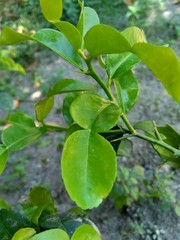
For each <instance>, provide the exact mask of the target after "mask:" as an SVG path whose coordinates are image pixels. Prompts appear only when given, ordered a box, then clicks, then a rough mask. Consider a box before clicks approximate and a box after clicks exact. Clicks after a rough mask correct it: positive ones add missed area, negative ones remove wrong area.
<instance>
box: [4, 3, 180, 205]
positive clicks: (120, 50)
mask: <svg viewBox="0 0 180 240" xmlns="http://www.w3.org/2000/svg"><path fill="white" fill-rule="evenodd" d="M79 5H80V9H81V12H80V16H79V21H78V24H77V26H75V25H73V24H71V23H69V22H66V21H62V14H63V2H62V1H61V0H53V1H47V0H40V6H41V10H42V13H43V15H44V17H45V19H46V20H47V21H48V22H49V23H51V24H52V26H53V29H51V28H44V29H40V30H38V31H37V32H35V33H32V34H24V33H19V32H17V31H14V30H13V29H11V28H9V27H7V26H5V27H4V28H3V29H2V33H1V35H0V46H7V45H12V44H19V43H21V42H26V41H32V42H35V43H37V44H40V45H42V46H44V47H46V48H48V49H50V50H51V51H53V52H54V53H56V54H57V55H58V56H60V57H61V58H63V59H64V60H65V61H66V62H68V63H69V64H71V65H73V66H74V67H75V68H76V69H77V70H78V71H79V72H80V73H81V74H84V76H90V77H91V78H92V79H93V80H94V82H95V83H96V84H95V85H94V84H89V83H87V82H82V81H79V80H77V79H60V80H59V81H58V82H57V83H56V84H55V85H54V86H53V85H52V87H51V88H50V89H49V91H48V93H47V95H46V97H45V98H44V99H42V100H41V101H39V102H38V103H37V104H36V105H35V113H36V120H37V122H36V121H34V120H33V119H32V118H31V117H30V116H27V115H25V114H24V113H16V114H12V115H10V116H9V117H8V119H7V121H8V122H9V123H10V126H9V127H8V128H6V129H4V130H3V132H2V144H1V146H0V161H1V165H0V173H2V172H3V170H4V168H5V165H6V162H7V158H8V154H9V152H10V151H19V150H21V149H23V148H25V147H26V146H28V145H29V144H32V143H34V142H35V141H37V140H38V139H39V138H40V137H41V136H43V135H44V134H48V133H49V132H52V131H66V132H67V136H66V141H65V144H64V148H63V153H62V158H61V170H62V177H63V180H64V183H65V187H66V189H67V191H68V193H69V196H70V197H71V199H72V200H73V201H75V202H76V203H77V204H78V205H79V206H80V207H81V208H82V209H88V208H94V207H97V206H98V205H99V204H100V203H101V202H102V200H103V199H104V198H106V197H107V196H108V194H109V193H110V191H111V189H112V187H113V184H114V182H115V180H116V176H117V161H116V155H123V154H124V153H123V152H125V154H127V151H124V150H125V149H128V148H130V147H131V146H132V144H131V142H130V141H129V138H132V137H137V138H141V139H143V140H145V141H148V142H149V143H150V144H152V146H153V147H154V149H155V150H156V151H157V152H158V154H159V155H160V156H161V157H162V159H163V160H164V159H165V161H172V162H174V163H176V164H177V165H178V164H179V161H180V150H179V146H180V135H179V133H178V132H176V131H175V130H174V129H173V128H172V127H171V126H169V125H166V126H157V125H156V123H155V122H151V121H147V122H138V123H136V124H134V125H133V124H131V123H130V122H129V120H128V118H127V114H128V113H129V112H130V111H131V109H132V108H133V106H134V104H135V103H136V101H137V98H138V93H139V84H138V80H137V79H136V77H135V75H134V73H133V70H132V69H133V67H134V66H135V65H136V64H138V63H139V62H140V61H142V62H144V64H145V65H147V67H148V68H149V69H150V70H151V71H152V72H153V74H154V75H155V76H156V77H157V79H159V81H160V82H161V84H162V85H163V86H164V88H165V89H166V90H167V92H168V93H169V94H170V95H171V96H172V98H174V100H175V101H176V102H177V103H179V102H180V87H179V86H180V81H179V80H180V63H179V59H178V58H177V56H176V54H175V53H174V52H173V51H172V50H171V49H170V48H169V47H167V46H156V45H153V44H150V43H148V42H147V40H146V37H145V35H144V32H143V31H142V30H141V29H139V28H137V27H130V28H127V29H125V30H124V31H122V32H120V31H118V30H117V29H115V28H113V27H110V26H108V25H105V24H100V20H99V17H98V15H97V13H96V12H95V10H94V9H92V8H90V7H85V6H84V2H81V1H79ZM55 27H56V28H57V29H56V30H55V29H54V28H55ZM94 61H98V62H99V65H100V67H101V68H103V70H104V71H105V72H106V77H105V78H103V79H102V78H101V77H100V76H99V74H98V73H97V72H96V70H95V68H94V66H93V63H94ZM61 94H66V97H65V98H64V102H63V111H62V115H63V116H64V119H65V120H66V121H67V125H65V126H61V125H57V124H53V125H51V124H48V123H47V122H46V117H47V116H48V115H49V113H50V111H51V110H52V108H53V107H54V101H55V96H56V95H61ZM127 139H128V141H125V140H127ZM114 143H116V144H114ZM123 171H125V169H123ZM134 171H135V170H134ZM138 171H139V172H141V170H140V169H139V170H138ZM135 172H136V171H135ZM124 174H125V172H124ZM126 177H127V176H126ZM136 178H137V177H134V178H131V180H132V181H134V182H136ZM137 189H138V188H136V187H135V188H134V190H133V191H132V190H131V193H130V194H131V196H133V198H134V199H138V190H137Z"/></svg>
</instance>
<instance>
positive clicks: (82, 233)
mask: <svg viewBox="0 0 180 240" xmlns="http://www.w3.org/2000/svg"><path fill="white" fill-rule="evenodd" d="M87 239H89V240H101V237H100V236H99V234H98V233H97V232H96V230H95V229H94V228H93V227H92V226H90V225H88V224H84V225H82V226H80V227H79V228H78V229H77V230H76V231H75V233H74V234H73V236H72V238H71V240H87Z"/></svg>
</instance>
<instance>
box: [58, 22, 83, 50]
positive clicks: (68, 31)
mask: <svg viewBox="0 0 180 240" xmlns="http://www.w3.org/2000/svg"><path fill="white" fill-rule="evenodd" d="M54 25H55V26H56V27H57V29H58V30H59V31H61V32H62V33H63V34H64V36H65V37H66V38H67V39H68V41H69V42H70V43H71V45H72V46H73V48H74V49H76V50H78V49H79V48H80V47H81V41H82V37H81V34H80V32H79V30H78V29H77V28H76V27H75V26H74V25H72V24H71V23H69V22H64V21H59V22H56V23H55V24H54ZM72 36H73V37H72Z"/></svg>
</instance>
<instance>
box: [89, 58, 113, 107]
mask: <svg viewBox="0 0 180 240" xmlns="http://www.w3.org/2000/svg"><path fill="white" fill-rule="evenodd" d="M91 61H92V60H89V59H85V62H86V64H87V67H88V71H87V72H86V75H89V76H91V77H92V78H93V79H94V80H96V82H97V83H98V84H99V85H100V86H101V87H102V89H103V90H104V91H105V93H106V94H107V96H108V98H109V99H110V100H111V101H113V102H116V100H115V98H114V96H113V94H112V92H111V90H110V89H109V88H108V87H107V86H106V84H105V83H104V82H103V80H102V79H101V78H100V77H99V76H98V74H97V73H96V72H95V70H94V68H93V66H92V63H91Z"/></svg>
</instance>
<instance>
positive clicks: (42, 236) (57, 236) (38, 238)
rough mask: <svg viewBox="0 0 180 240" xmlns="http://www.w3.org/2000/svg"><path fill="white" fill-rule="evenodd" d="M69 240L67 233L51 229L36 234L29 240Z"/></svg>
mask: <svg viewBox="0 0 180 240" xmlns="http://www.w3.org/2000/svg"><path fill="white" fill-rule="evenodd" d="M50 239H52V240H70V239H69V237H68V235H67V233H66V232H65V231H63V230H61V229H51V230H46V231H44V232H41V233H38V234H37V235H35V236H33V237H31V238H29V240H50Z"/></svg>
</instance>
